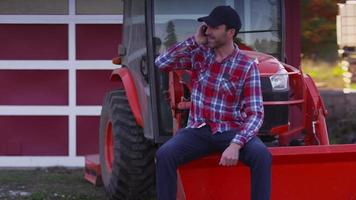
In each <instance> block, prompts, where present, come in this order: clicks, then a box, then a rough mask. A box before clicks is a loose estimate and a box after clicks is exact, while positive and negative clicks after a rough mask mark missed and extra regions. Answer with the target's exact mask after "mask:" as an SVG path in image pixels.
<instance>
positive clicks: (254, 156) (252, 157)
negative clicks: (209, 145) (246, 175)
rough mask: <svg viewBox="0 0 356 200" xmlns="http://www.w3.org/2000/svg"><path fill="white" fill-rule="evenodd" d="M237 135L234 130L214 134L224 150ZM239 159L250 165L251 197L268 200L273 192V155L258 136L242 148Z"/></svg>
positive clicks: (215, 140)
mask: <svg viewBox="0 0 356 200" xmlns="http://www.w3.org/2000/svg"><path fill="white" fill-rule="evenodd" d="M234 136H235V133H234V132H233V131H226V132H224V133H218V134H217V135H214V136H213V138H214V144H215V145H216V146H217V147H218V149H219V150H220V151H224V150H225V149H226V148H227V147H228V146H229V144H230V142H231V140H232V138H233V137H234ZM239 161H241V162H243V163H244V164H246V165H247V166H249V167H250V172H251V199H252V200H268V199H270V193H271V162H272V156H271V153H270V152H269V151H268V149H267V147H266V146H265V145H264V144H263V142H262V141H261V140H260V139H259V138H258V137H257V136H256V137H253V138H252V139H251V140H250V141H248V142H247V143H246V144H245V146H244V147H243V148H242V149H241V150H240V155H239Z"/></svg>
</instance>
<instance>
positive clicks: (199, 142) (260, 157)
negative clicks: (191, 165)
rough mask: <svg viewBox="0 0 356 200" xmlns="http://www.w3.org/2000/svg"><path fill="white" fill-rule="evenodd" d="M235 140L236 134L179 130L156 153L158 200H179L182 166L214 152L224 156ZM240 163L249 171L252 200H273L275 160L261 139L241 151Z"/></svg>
mask: <svg viewBox="0 0 356 200" xmlns="http://www.w3.org/2000/svg"><path fill="white" fill-rule="evenodd" d="M234 136H235V133H234V132H233V131H226V132H223V133H216V134H214V135H213V134H212V133H211V130H210V128H209V126H204V127H202V128H183V129H180V130H179V131H178V132H177V134H176V135H175V136H174V137H172V138H171V139H170V140H168V141H167V142H166V143H164V144H163V145H162V146H161V147H160V148H159V149H158V151H157V153H156V181H157V199H158V200H175V199H176V193H177V168H178V166H179V165H181V164H184V163H187V162H189V161H191V160H194V159H198V158H200V157H202V156H205V155H208V154H210V153H213V152H223V151H224V150H225V149H226V148H227V147H228V146H229V144H230V142H231V140H232V138H233V137H234ZM239 161H241V162H243V163H244V164H246V165H247V166H249V167H250V172H251V199H252V200H268V199H270V190H271V162H272V157H271V154H270V152H269V151H268V149H267V148H266V146H265V145H264V144H263V143H262V141H261V140H260V139H259V138H258V137H254V138H252V139H251V140H250V141H249V142H247V143H246V144H245V146H244V147H243V148H242V149H241V150H240V155H239Z"/></svg>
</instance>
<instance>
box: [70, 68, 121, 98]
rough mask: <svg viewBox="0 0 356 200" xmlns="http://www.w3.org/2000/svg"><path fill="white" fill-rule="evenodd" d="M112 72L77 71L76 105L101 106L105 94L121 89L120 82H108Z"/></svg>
mask: <svg viewBox="0 0 356 200" xmlns="http://www.w3.org/2000/svg"><path fill="white" fill-rule="evenodd" d="M111 72H112V70H78V71H77V105H101V104H102V103H103V98H104V96H105V94H106V92H108V91H110V90H113V89H116V88H121V87H122V84H121V82H112V81H110V74H111Z"/></svg>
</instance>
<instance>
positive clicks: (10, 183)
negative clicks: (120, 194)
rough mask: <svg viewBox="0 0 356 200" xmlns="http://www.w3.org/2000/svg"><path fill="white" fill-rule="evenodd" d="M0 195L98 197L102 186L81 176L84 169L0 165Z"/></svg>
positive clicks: (19, 199) (25, 199)
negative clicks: (28, 167)
mask: <svg viewBox="0 0 356 200" xmlns="http://www.w3.org/2000/svg"><path fill="white" fill-rule="evenodd" d="M0 199H8V200H12V199H16V200H52V199H53V200H62V199H63V200H101V199H106V198H105V192H104V189H103V187H100V188H97V187H94V186H93V185H91V184H90V183H89V182H87V181H86V180H85V179H84V172H83V169H66V168H58V167H56V168H45V169H43V168H42V169H26V170H23V169H0Z"/></svg>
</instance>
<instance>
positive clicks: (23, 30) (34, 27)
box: [0, 24, 68, 60]
mask: <svg viewBox="0 0 356 200" xmlns="http://www.w3.org/2000/svg"><path fill="white" fill-rule="evenodd" d="M0 33H1V34H0V44H1V45H0V59H1V60H66V59H68V25H66V24H0Z"/></svg>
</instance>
